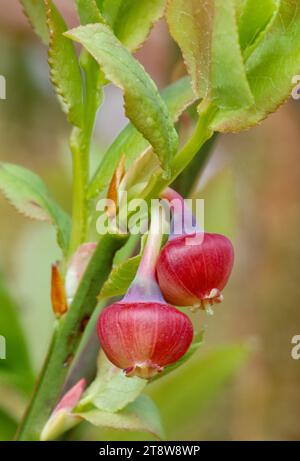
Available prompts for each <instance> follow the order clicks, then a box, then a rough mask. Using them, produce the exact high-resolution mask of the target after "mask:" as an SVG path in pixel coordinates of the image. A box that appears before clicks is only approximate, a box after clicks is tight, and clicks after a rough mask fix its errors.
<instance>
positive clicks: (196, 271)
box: [156, 233, 234, 308]
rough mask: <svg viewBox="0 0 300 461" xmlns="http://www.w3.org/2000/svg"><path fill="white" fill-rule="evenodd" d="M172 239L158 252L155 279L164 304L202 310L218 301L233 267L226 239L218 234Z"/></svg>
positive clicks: (231, 254)
mask: <svg viewBox="0 0 300 461" xmlns="http://www.w3.org/2000/svg"><path fill="white" fill-rule="evenodd" d="M195 237H196V234H194V235H182V236H179V237H175V238H173V239H171V240H169V242H168V243H167V244H166V245H165V247H164V248H163V249H162V251H161V253H160V256H159V258H158V261H157V265H156V275H157V280H158V283H159V286H160V289H161V291H162V294H163V296H164V298H165V299H166V301H167V302H169V303H170V304H174V305H175V306H194V307H201V308H206V307H207V306H211V305H212V304H214V303H218V302H221V301H222V300H223V296H222V294H221V290H222V289H223V288H224V287H225V285H226V283H227V281H228V278H229V276H230V273H231V270H232V266H233V259H234V253H233V247H232V244H231V242H230V240H229V239H228V238H227V237H225V236H223V235H219V234H209V233H202V234H201V233H200V234H197V238H198V237H199V243H197V241H196V240H195V241H194V242H193V239H195Z"/></svg>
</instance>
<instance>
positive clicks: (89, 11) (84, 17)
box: [76, 0, 104, 24]
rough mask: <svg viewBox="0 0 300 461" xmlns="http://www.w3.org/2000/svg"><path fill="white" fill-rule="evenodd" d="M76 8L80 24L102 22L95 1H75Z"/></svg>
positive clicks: (102, 19)
mask: <svg viewBox="0 0 300 461" xmlns="http://www.w3.org/2000/svg"><path fill="white" fill-rule="evenodd" d="M76 7H77V11H78V14H79V18H80V23H81V24H91V23H97V22H101V23H102V22H104V18H103V17H102V15H101V13H100V10H99V8H98V5H97V2H96V0H76Z"/></svg>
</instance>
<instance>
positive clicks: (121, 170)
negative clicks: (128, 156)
mask: <svg viewBox="0 0 300 461" xmlns="http://www.w3.org/2000/svg"><path fill="white" fill-rule="evenodd" d="M124 175H125V155H122V157H121V159H120V162H119V163H118V165H117V168H116V170H115V172H114V175H113V177H112V180H111V182H110V185H109V187H108V191H107V198H108V199H109V200H112V201H113V202H114V203H115V206H112V207H111V206H108V207H107V209H106V214H107V216H108V217H109V218H114V217H115V213H116V209H117V206H118V193H119V187H120V183H121V181H122V179H123V177H124Z"/></svg>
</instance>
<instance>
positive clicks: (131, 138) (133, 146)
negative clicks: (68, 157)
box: [88, 77, 196, 198]
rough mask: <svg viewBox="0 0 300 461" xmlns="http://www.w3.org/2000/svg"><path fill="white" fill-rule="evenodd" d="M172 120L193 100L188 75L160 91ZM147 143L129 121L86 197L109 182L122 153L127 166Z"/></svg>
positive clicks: (95, 193) (96, 175) (111, 147)
mask: <svg viewBox="0 0 300 461" xmlns="http://www.w3.org/2000/svg"><path fill="white" fill-rule="evenodd" d="M162 98H163V100H164V101H165V103H166V105H167V108H168V110H169V112H170V115H171V117H172V119H173V122H176V121H177V120H178V118H179V116H180V115H181V114H182V112H183V111H184V110H185V109H186V108H187V107H189V106H190V105H191V104H192V103H193V102H194V101H195V100H196V96H195V95H194V93H193V91H192V87H191V81H190V78H189V77H183V78H181V79H180V80H178V81H177V82H175V83H173V84H172V85H170V86H168V87H167V88H166V89H165V90H164V91H163V92H162ZM147 147H149V143H148V142H147V141H146V139H145V138H144V137H143V136H142V135H141V133H139V132H138V131H137V130H136V129H135V128H134V126H133V125H132V124H131V123H129V124H128V125H127V126H126V127H125V128H124V130H123V131H122V132H121V133H120V134H119V136H118V137H117V138H116V140H115V141H114V143H113V144H112V145H111V146H110V148H109V149H108V151H107V152H106V154H105V155H104V157H103V161H102V162H101V164H100V167H99V168H98V170H97V171H96V173H95V175H94V177H93V179H92V181H91V184H90V186H89V189H88V197H89V198H92V197H95V196H96V195H97V194H99V193H100V192H102V190H103V189H105V187H107V186H108V185H109V183H110V180H111V177H112V175H113V172H114V171H115V169H116V167H117V165H118V162H119V160H120V158H121V156H122V155H123V154H124V155H125V157H126V160H127V166H128V165H130V164H131V163H132V161H133V160H134V159H135V158H136V157H137V156H138V155H139V154H140V153H141V152H143V151H144V150H145V149H147Z"/></svg>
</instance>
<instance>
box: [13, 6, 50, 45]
mask: <svg viewBox="0 0 300 461" xmlns="http://www.w3.org/2000/svg"><path fill="white" fill-rule="evenodd" d="M20 3H21V5H22V7H23V10H24V13H25V14H26V16H27V18H28V20H29V22H30V24H31V26H32V28H33V29H34V31H35V32H36V34H37V35H38V36H39V37H40V39H41V40H42V42H43V43H45V45H48V42H49V33H48V27H47V16H46V8H45V4H44V2H43V1H41V0H20Z"/></svg>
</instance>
